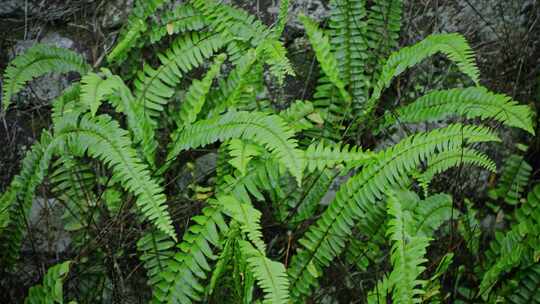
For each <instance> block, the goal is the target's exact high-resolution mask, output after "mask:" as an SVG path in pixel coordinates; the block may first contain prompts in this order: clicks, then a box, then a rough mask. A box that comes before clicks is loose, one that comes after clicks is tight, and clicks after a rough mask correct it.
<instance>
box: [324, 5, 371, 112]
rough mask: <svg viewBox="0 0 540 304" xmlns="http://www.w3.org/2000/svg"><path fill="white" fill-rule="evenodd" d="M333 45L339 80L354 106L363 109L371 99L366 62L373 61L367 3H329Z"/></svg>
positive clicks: (331, 41)
mask: <svg viewBox="0 0 540 304" xmlns="http://www.w3.org/2000/svg"><path fill="white" fill-rule="evenodd" d="M330 5H331V9H330V22H329V26H330V31H329V33H330V43H331V45H332V49H333V51H334V55H335V57H336V59H337V64H338V69H339V71H340V77H341V79H343V82H344V83H345V84H346V85H348V92H349V95H351V98H352V102H353V105H354V106H360V107H361V106H362V105H363V104H364V103H365V102H366V101H367V98H368V95H367V94H368V89H369V85H370V80H369V79H370V78H369V77H368V76H366V74H367V72H368V71H367V70H366V68H367V66H366V62H367V59H368V58H369V57H370V51H369V50H368V47H369V45H368V40H367V39H368V38H369V37H366V34H367V30H368V26H367V23H366V20H365V18H366V15H367V14H366V11H367V10H366V1H365V0H333V1H330Z"/></svg>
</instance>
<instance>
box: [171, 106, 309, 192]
mask: <svg viewBox="0 0 540 304" xmlns="http://www.w3.org/2000/svg"><path fill="white" fill-rule="evenodd" d="M293 137H294V132H292V131H291V130H290V129H289V128H287V126H286V124H285V122H284V121H283V119H281V118H280V117H279V116H276V115H266V114H263V113H258V112H241V111H240V112H236V111H232V112H227V113H225V114H224V115H221V116H218V117H215V118H211V119H207V120H201V121H198V122H196V123H195V124H193V125H191V126H189V127H187V128H186V129H185V130H184V132H182V133H181V134H180V135H179V137H178V138H177V139H176V141H175V142H173V143H172V145H171V149H170V150H169V153H168V156H167V161H171V160H174V159H175V158H176V156H177V155H178V154H179V153H180V152H181V151H183V150H186V149H189V148H196V147H201V146H205V145H208V144H211V143H213V142H216V141H224V140H228V139H232V138H240V139H248V140H252V141H254V142H255V143H257V144H260V145H262V146H264V147H265V148H266V149H268V150H269V151H270V152H272V153H273V154H274V155H275V156H276V157H277V159H278V160H280V161H281V162H282V163H283V165H284V166H285V167H286V168H288V169H289V170H290V172H291V174H292V175H293V176H295V177H296V180H297V182H298V183H299V184H300V182H301V180H302V171H303V170H304V163H303V158H302V151H300V150H298V149H297V148H296V147H297V142H296V140H295V139H293Z"/></svg>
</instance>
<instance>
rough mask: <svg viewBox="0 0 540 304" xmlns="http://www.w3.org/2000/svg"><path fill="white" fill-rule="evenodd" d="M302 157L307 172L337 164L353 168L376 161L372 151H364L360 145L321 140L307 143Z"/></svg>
mask: <svg viewBox="0 0 540 304" xmlns="http://www.w3.org/2000/svg"><path fill="white" fill-rule="evenodd" d="M304 158H305V163H306V169H307V171H308V172H313V171H315V170H322V169H324V168H332V167H334V166H336V165H338V164H344V165H345V166H346V167H348V168H353V167H359V166H362V165H365V164H367V163H369V162H372V161H376V157H375V155H374V153H372V152H369V151H365V152H364V151H362V148H361V147H351V148H349V145H344V146H340V145H329V144H325V143H324V142H323V141H320V142H318V143H313V144H311V145H309V146H308V147H307V149H306V151H305V152H304Z"/></svg>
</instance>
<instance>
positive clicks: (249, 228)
mask: <svg viewBox="0 0 540 304" xmlns="http://www.w3.org/2000/svg"><path fill="white" fill-rule="evenodd" d="M218 201H219V202H220V203H221V204H222V205H223V208H224V210H225V211H226V212H227V213H229V214H230V216H231V217H232V218H233V219H234V220H235V221H237V222H238V223H239V224H240V229H241V230H242V232H244V233H245V234H246V235H247V236H248V238H249V240H250V241H251V242H252V243H253V244H254V245H255V247H256V248H257V250H258V251H260V252H261V253H263V254H264V253H265V252H266V244H265V243H264V240H263V236H262V232H261V216H262V214H261V212H260V211H259V210H257V209H255V208H253V206H251V204H249V203H243V202H240V201H238V200H236V199H235V198H234V197H232V196H230V195H227V196H222V197H219V198H218Z"/></svg>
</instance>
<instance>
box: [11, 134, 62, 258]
mask: <svg viewBox="0 0 540 304" xmlns="http://www.w3.org/2000/svg"><path fill="white" fill-rule="evenodd" d="M55 149H56V147H55V145H54V143H53V139H52V137H51V135H50V134H49V133H48V132H42V134H41V139H40V141H39V142H37V143H35V144H34V145H33V146H32V148H31V149H30V151H28V152H27V153H26V156H25V157H24V159H23V163H22V169H21V172H20V173H19V174H18V175H17V176H15V178H14V179H13V181H12V182H11V184H10V185H9V188H8V189H7V191H6V192H5V193H3V194H2V196H1V197H0V210H1V213H2V214H4V215H3V216H2V222H1V225H0V228H1V230H0V232H1V234H0V246H1V247H0V248H1V251H0V252H1V253H0V256H1V257H2V258H1V259H0V260H1V261H2V264H4V263H5V264H6V265H12V264H13V263H14V262H15V261H16V260H17V259H18V257H19V250H20V247H21V243H22V240H23V234H24V231H25V230H26V229H27V225H28V216H29V214H30V208H31V207H32V203H33V202H34V195H35V191H36V188H37V187H38V186H39V185H40V184H41V183H42V181H43V179H44V178H45V175H46V174H47V171H48V168H49V164H50V162H51V159H52V156H53V154H54V153H55Z"/></svg>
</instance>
